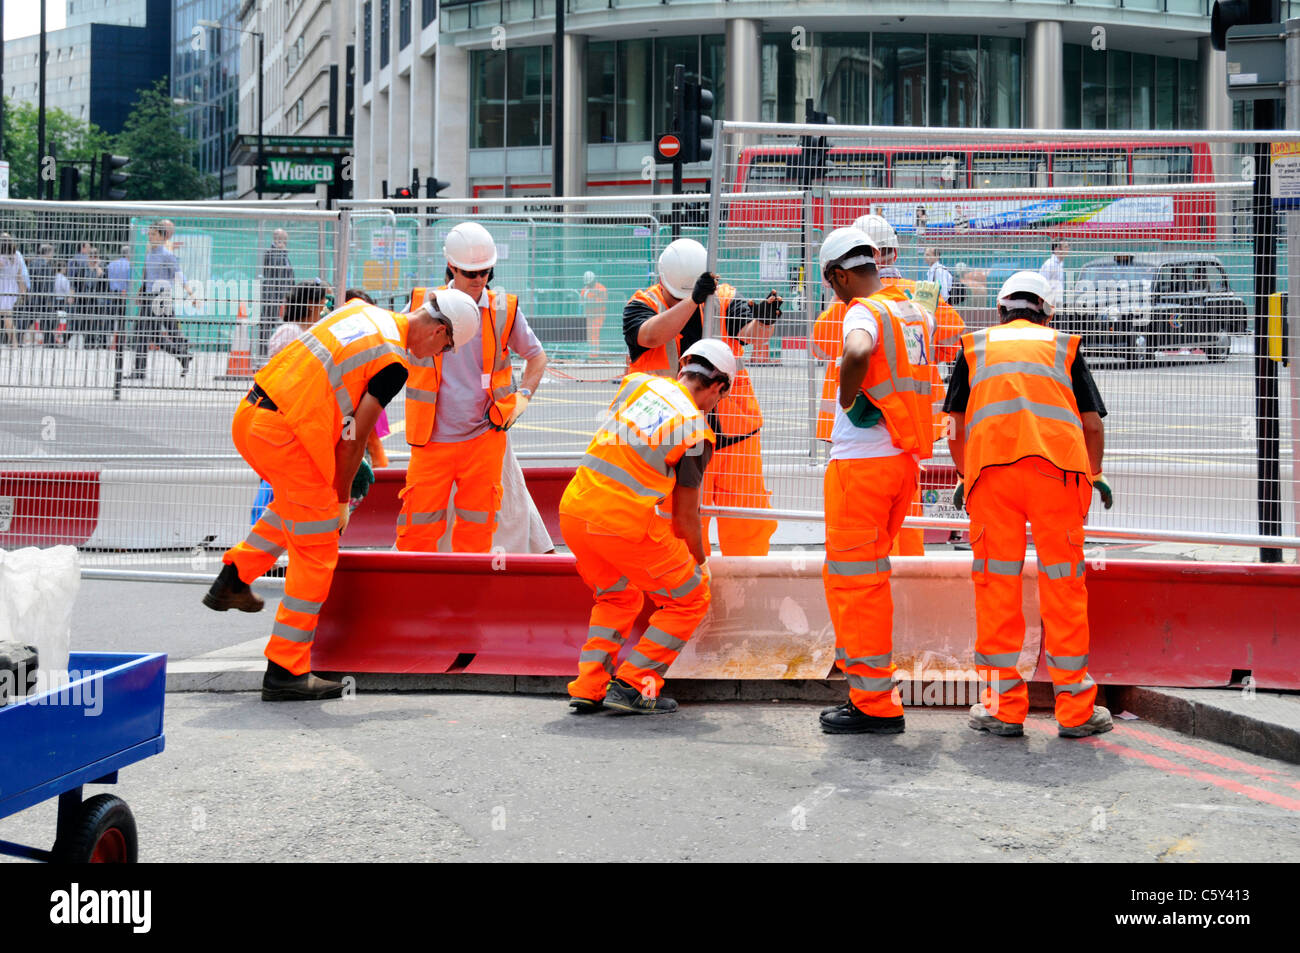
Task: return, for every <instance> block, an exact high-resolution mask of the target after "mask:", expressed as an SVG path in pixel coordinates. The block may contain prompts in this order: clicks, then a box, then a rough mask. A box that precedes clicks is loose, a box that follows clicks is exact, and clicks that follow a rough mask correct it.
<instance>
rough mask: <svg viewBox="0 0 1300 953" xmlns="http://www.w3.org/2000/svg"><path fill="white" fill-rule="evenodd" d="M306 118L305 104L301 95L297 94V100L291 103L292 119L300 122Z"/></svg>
mask: <svg viewBox="0 0 1300 953" xmlns="http://www.w3.org/2000/svg"><path fill="white" fill-rule="evenodd" d="M306 118H307V106H306V104H305V103H304V102H303V100H302V97H301V96H299V97H298V101H297V102H296V103H294V104H293V121H294V122H296V123H299V124H301V123H302V121H303V120H304V119H306Z"/></svg>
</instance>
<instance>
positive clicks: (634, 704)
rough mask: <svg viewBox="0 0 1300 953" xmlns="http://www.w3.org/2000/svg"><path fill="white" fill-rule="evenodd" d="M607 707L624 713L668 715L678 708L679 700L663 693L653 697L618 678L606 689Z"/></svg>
mask: <svg viewBox="0 0 1300 953" xmlns="http://www.w3.org/2000/svg"><path fill="white" fill-rule="evenodd" d="M605 707H606V708H608V709H610V710H611V711H615V712H619V713H620V714H624V715H666V714H669V713H670V712H674V711H676V710H677V702H675V701H673V700H672V699H671V698H665V697H664V696H662V695H656V696H654V697H653V698H652V697H650V696H649V695H642V694H641V693H640V692H639V691H637V690H636V689H635V688H633V687H632V686H631V685H629V684H628V683H627V682H625V681H623V680H622V679H621V678H616V679H614V680H613V681H612V682H610V683H609V687H608V688H606V689H605Z"/></svg>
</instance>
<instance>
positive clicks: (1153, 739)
mask: <svg viewBox="0 0 1300 953" xmlns="http://www.w3.org/2000/svg"><path fill="white" fill-rule="evenodd" d="M1115 731H1116V733H1117V734H1124V735H1131V736H1132V737H1134V738H1137V739H1139V740H1140V741H1145V742H1146V743H1147V744H1149V745H1154V746H1155V747H1157V748H1164V749H1165V750H1166V751H1172V752H1174V753H1175V754H1181V755H1183V756H1184V757H1187V758H1192V759H1194V760H1196V761H1201V762H1204V763H1205V764H1210V765H1214V767H1216V768H1223V769H1225V770H1227V771H1237V772H1239V773H1241V774H1249V775H1251V776H1252V777H1255V778H1259V779H1260V780H1261V781H1268V782H1270V783H1272V784H1287V783H1288V782H1287V781H1284V780H1283V779H1282V778H1279V777H1277V776H1276V772H1274V771H1269V770H1266V769H1264V768H1259V767H1256V766H1255V765H1253V764H1247V763H1246V762H1244V761H1238V760H1237V759H1236V758H1230V757H1228V756H1227V755H1222V754H1218V753H1216V752H1213V751H1207V750H1205V749H1204V748H1198V747H1197V746H1196V745H1190V744H1184V743H1183V742H1181V741H1174V740H1172V739H1170V738H1161V737H1160V736H1159V735H1155V734H1152V733H1151V732H1149V731H1139V730H1138V729H1137V728H1131V727H1129V726H1128V725H1116V726H1115Z"/></svg>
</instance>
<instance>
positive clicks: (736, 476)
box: [623, 238, 781, 556]
mask: <svg viewBox="0 0 1300 953" xmlns="http://www.w3.org/2000/svg"><path fill="white" fill-rule="evenodd" d="M707 266H708V253H707V252H706V251H705V249H704V246H703V245H701V244H700V243H699V242H697V241H695V240H694V239H690V238H679V239H678V240H677V241H675V242H673V243H671V244H670V245H669V246H668V247H667V248H665V249H664V250H663V253H662V254H661V255H660V256H659V281H658V282H657V283H656V284H654V285H651V286H650V287H649V288H645V289H642V290H641V291H638V292H636V293H635V294H634V295H632V298H631V300H629V301H628V303H627V306H626V307H625V308H624V309H623V336H624V338H625V340H626V342H627V348H628V355H629V360H630V365H629V366H630V369H631V370H632V371H637V372H641V373H646V374H656V375H660V376H665V377H674V376H676V374H677V371H678V368H679V361H678V355H679V354H681V353H683V349H689V348H690V347H691V346H692V345H693V344H695V342H697V341H699V340H700V339H701V338H702V337H703V334H704V317H703V308H702V306H703V305H704V303H705V302H706V301H707V300H708V299H709V297H710V296H711V295H716V296H717V299H718V313H719V315H720V316H721V322H720V323H721V330H722V335H721V339H722V342H723V343H724V344H725V345H726V347H727V348H728V349H729V350H730V351H731V353H732V355H733V357H734V358H735V360H736V366H737V372H736V373H735V374H734V375H731V377H732V381H731V384H732V386H731V389H730V392H729V393H728V394H727V396H726V397H724V398H723V399H722V401H721V402H720V403H719V404H718V407H717V410H716V412H715V413H714V414H713V416H712V417H711V418H710V419H709V424H710V426H711V428H712V429H713V430H714V431H715V434H716V437H717V447H716V452H715V454H714V458H713V463H712V465H711V466H710V467H709V472H708V475H707V476H706V477H705V483H704V487H703V490H702V500H703V503H704V505H705V506H731V507H746V508H749V509H771V506H772V504H771V494H770V493H769V492H768V489H767V485H766V483H765V481H764V479H763V450H762V444H761V442H760V437H759V431H760V429H761V428H762V426H763V413H762V411H761V409H760V408H759V405H758V397H757V396H756V395H755V393H754V385H753V382H752V381H751V380H750V378H749V374H748V373H747V372H746V371H745V370H744V369H743V368H741V367H740V359H741V357H742V356H743V354H744V348H745V345H746V344H747V343H752V342H753V341H754V340H756V339H757V337H758V336H759V335H760V334H761V329H762V327H763V325H762V323H761V322H760V321H759V319H758V318H756V317H755V312H756V311H757V312H758V314H759V315H760V316H761V317H762V319H763V320H764V321H766V320H773V321H774V320H775V318H773V317H772V315H773V314H775V315H776V316H778V317H779V315H780V305H781V299H780V298H779V297H778V296H776V294H775V292H773V293H772V294H770V295H769V296H768V298H767V299H766V300H765V301H762V302H750V301H744V300H741V299H739V298H737V297H736V289H735V288H733V287H732V286H731V285H728V284H722V283H719V282H718V279H717V276H716V275H713V274H711V273H710V272H708V271H706V268H707ZM776 527H777V523H776V520H762V519H757V520H756V519H737V518H734V517H725V518H720V519H719V520H718V544H719V546H720V548H721V549H722V552H723V555H726V556H765V555H767V551H768V544H769V541H770V539H771V538H772V534H773V533H774V532H775V531H776ZM703 531H704V535H705V537H706V538H707V536H708V532H709V529H708V519H707V518H706V519H705V521H704V530H703Z"/></svg>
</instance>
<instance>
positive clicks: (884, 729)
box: [821, 701, 903, 735]
mask: <svg viewBox="0 0 1300 953" xmlns="http://www.w3.org/2000/svg"><path fill="white" fill-rule="evenodd" d="M821 723H822V731H824V732H826V733H827V734H831V735H862V734H869V735H897V734H902V731H903V716H902V715H898V716H896V717H894V718H882V717H880V716H879V715H868V714H867V713H866V712H864V711H862V710H861V709H859V708H858V706H857V705H855V704H853V702H851V701H848V702H845V703H844V704H843V705H840V706H839V707H838V708H832V709H830V710H828V711H825V712H822V716H821Z"/></svg>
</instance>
